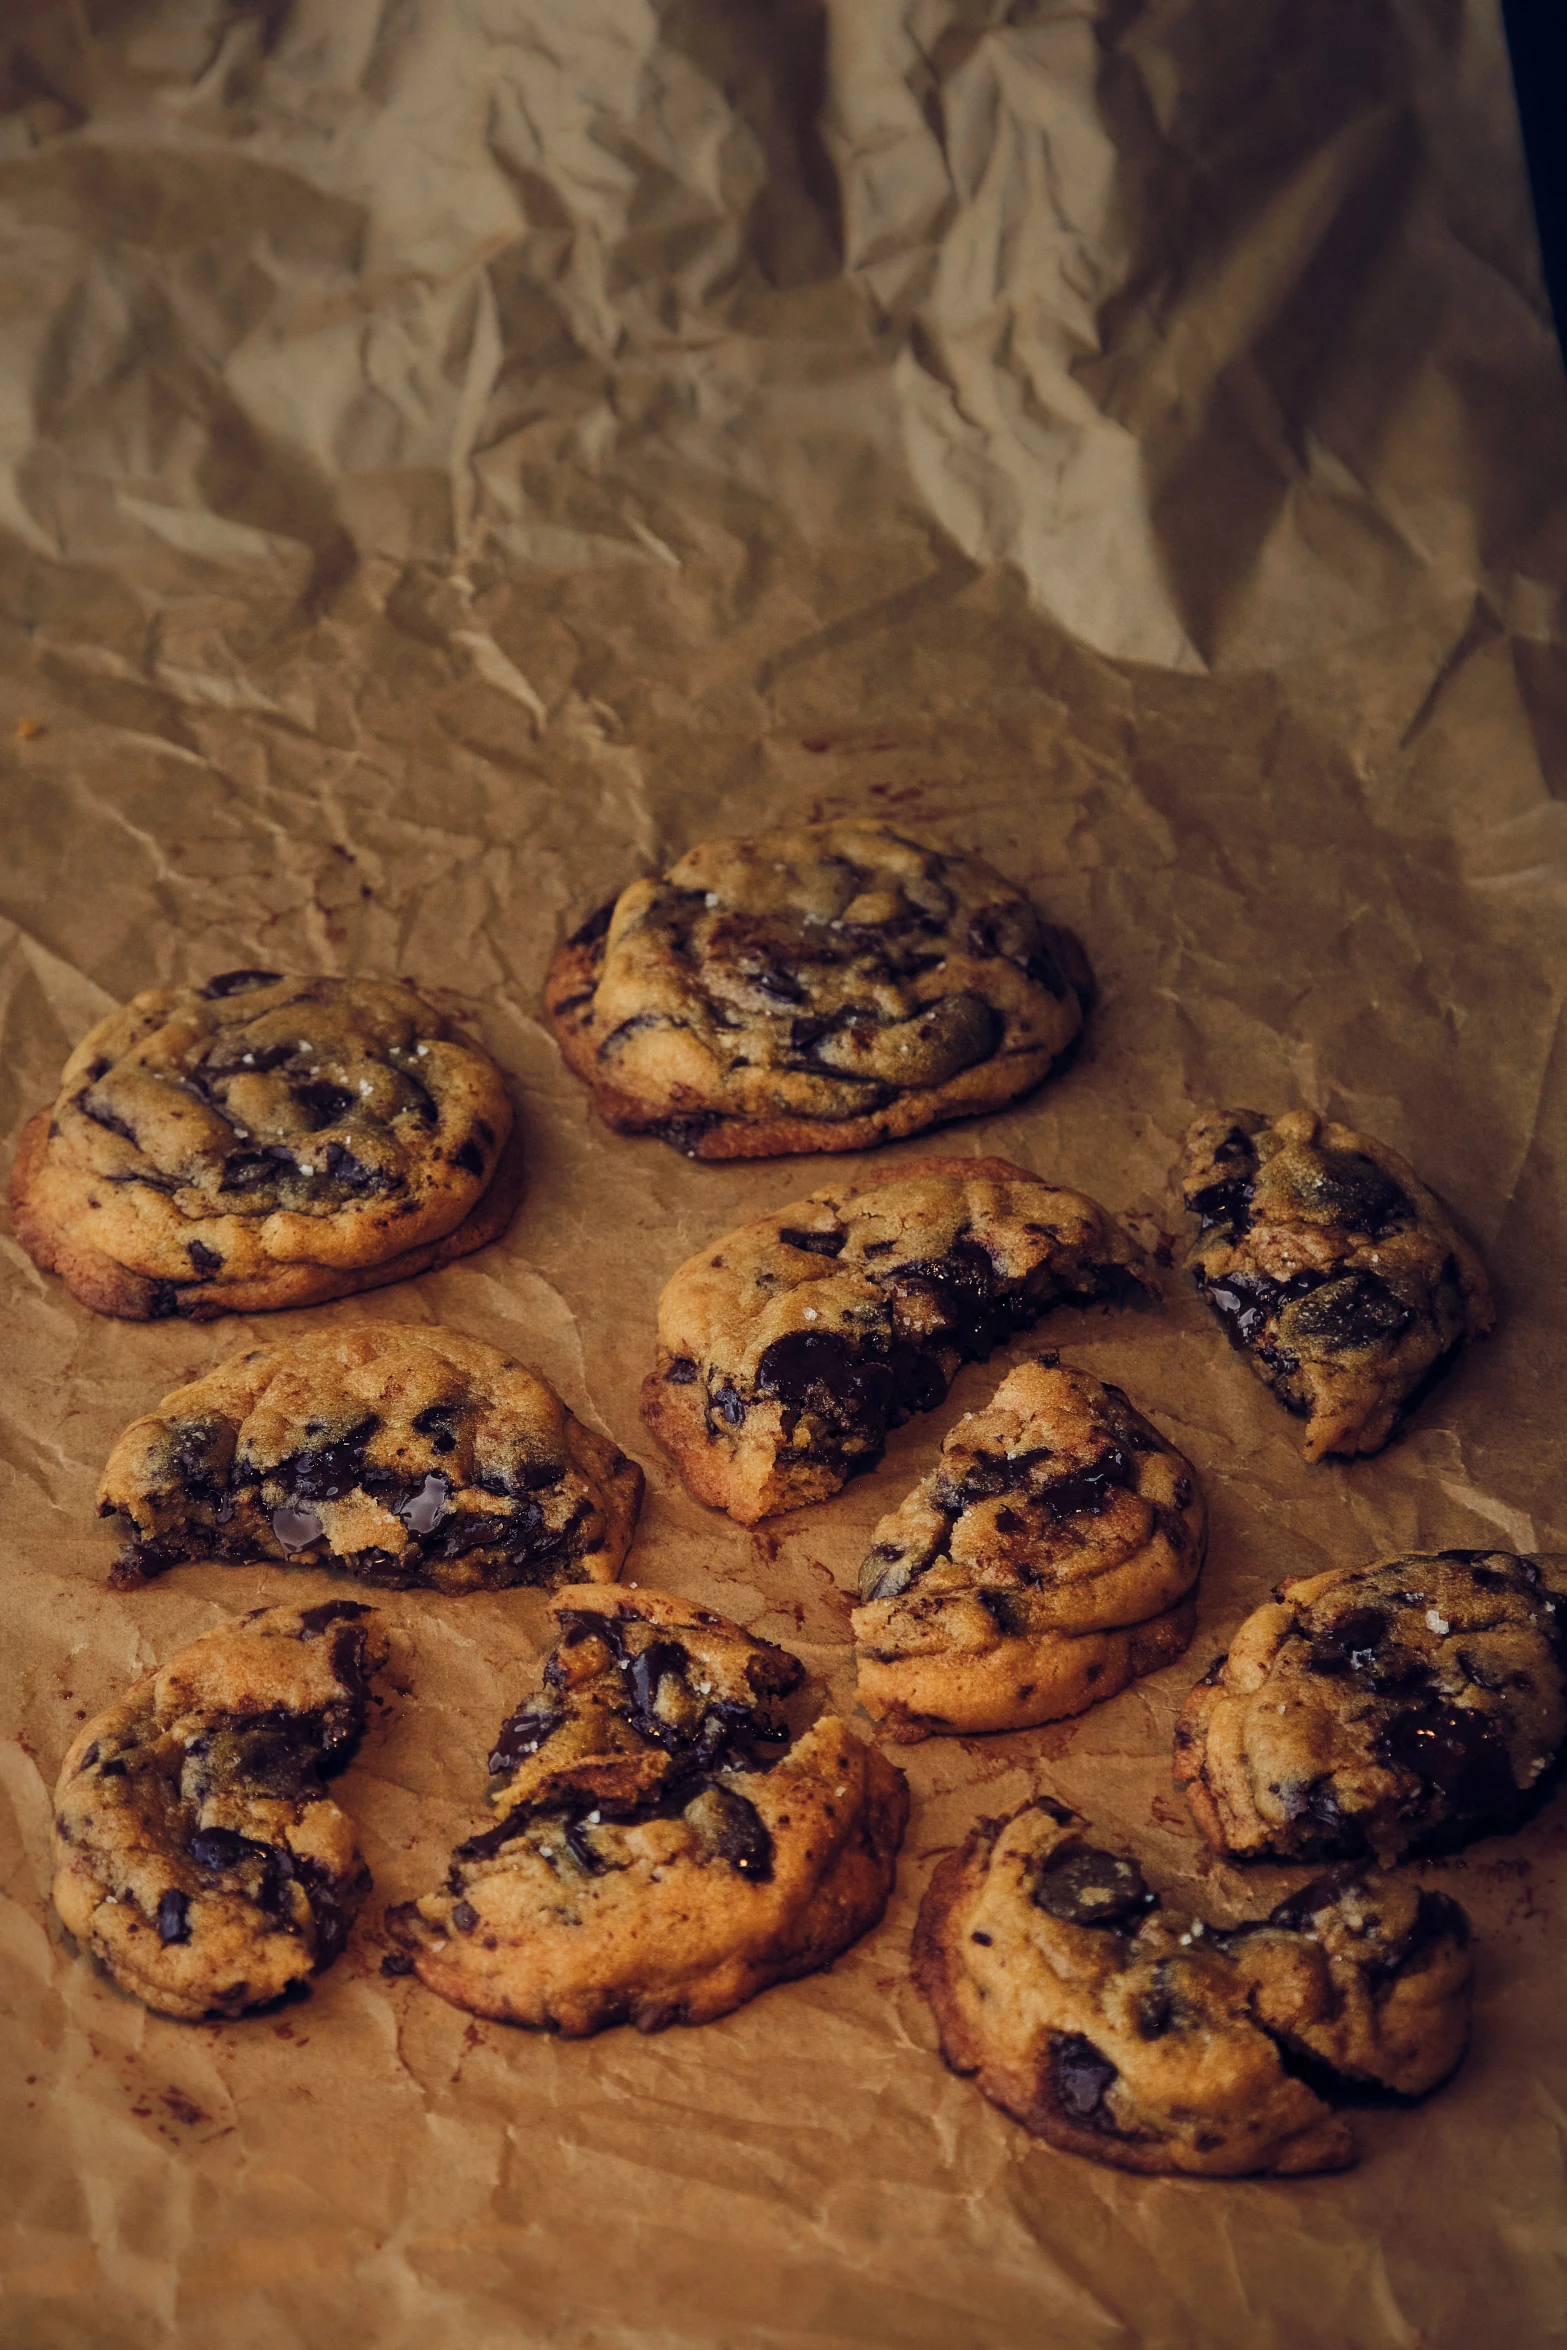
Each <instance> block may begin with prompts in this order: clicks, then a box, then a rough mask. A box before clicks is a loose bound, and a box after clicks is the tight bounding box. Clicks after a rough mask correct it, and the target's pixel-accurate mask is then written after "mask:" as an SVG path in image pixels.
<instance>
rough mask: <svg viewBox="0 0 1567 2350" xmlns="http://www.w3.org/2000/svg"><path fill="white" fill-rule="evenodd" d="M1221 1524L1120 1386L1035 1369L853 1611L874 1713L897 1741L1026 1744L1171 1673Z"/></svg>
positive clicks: (925, 1499) (888, 1525)
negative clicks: (1159, 1673) (1023, 1737)
mask: <svg viewBox="0 0 1567 2350" xmlns="http://www.w3.org/2000/svg"><path fill="white" fill-rule="evenodd" d="M1204 1536H1205V1513H1204V1509H1203V1502H1202V1496H1201V1493H1200V1491H1199V1488H1198V1483H1197V1478H1196V1475H1195V1473H1194V1471H1193V1470H1192V1467H1191V1464H1190V1463H1189V1462H1188V1461H1186V1460H1184V1459H1183V1458H1182V1456H1181V1454H1180V1453H1178V1452H1177V1451H1176V1449H1175V1448H1174V1446H1173V1445H1171V1444H1169V1443H1167V1442H1166V1440H1165V1439H1164V1438H1163V1437H1162V1436H1161V1435H1160V1434H1159V1432H1158V1430H1157V1429H1156V1428H1154V1427H1153V1425H1152V1424H1151V1422H1149V1421H1147V1420H1145V1419H1144V1418H1143V1416H1142V1415H1141V1413H1139V1412H1137V1411H1136V1410H1134V1409H1133V1407H1132V1405H1131V1404H1130V1403H1129V1402H1128V1400H1127V1398H1126V1396H1125V1395H1124V1394H1123V1393H1122V1392H1121V1390H1120V1389H1119V1388H1115V1387H1105V1386H1102V1385H1101V1384H1100V1382H1099V1381H1098V1380H1096V1379H1091V1378H1089V1377H1087V1376H1086V1375H1085V1374H1084V1373H1082V1372H1078V1371H1071V1370H1067V1369H1065V1368H1063V1367H1062V1366H1061V1364H1060V1362H1059V1360H1058V1358H1057V1357H1056V1356H1054V1355H1044V1356H1041V1357H1039V1358H1038V1359H1037V1360H1035V1361H1032V1362H1026V1363H1021V1364H1019V1365H1018V1367H1017V1368H1016V1369H1015V1370H1013V1371H1011V1372H1010V1373H1009V1374H1008V1375H1007V1377H1006V1378H1005V1379H1004V1380H1003V1381H1002V1382H1001V1385H1000V1386H999V1387H998V1388H997V1390H996V1392H995V1394H994V1395H993V1396H992V1397H991V1399H990V1402H989V1403H988V1404H987V1405H985V1406H983V1407H982V1408H981V1409H979V1410H977V1411H974V1412H966V1413H965V1414H964V1416H963V1418H962V1419H961V1420H960V1421H959V1422H958V1424H957V1425H956V1427H954V1428H953V1429H952V1430H951V1431H950V1432H949V1434H948V1436H947V1440H946V1442H945V1444H944V1445H943V1447H942V1455H941V1460H940V1463H939V1464H938V1466H937V1467H936V1468H935V1469H933V1470H932V1471H931V1472H930V1474H929V1475H928V1476H926V1477H924V1478H922V1479H921V1481H920V1483H919V1484H918V1485H917V1486H916V1487H915V1488H914V1490H913V1492H912V1493H911V1494H910V1495H909V1496H908V1498H907V1499H906V1500H905V1501H904V1502H903V1503H902V1504H901V1505H900V1506H899V1507H898V1508H897V1509H895V1510H892V1511H890V1512H889V1513H888V1515H887V1516H886V1517H884V1518H883V1519H882V1520H881V1522H880V1524H879V1525H878V1526H877V1527H876V1529H875V1533H874V1536H873V1538H872V1542H871V1547H870V1549H869V1551H868V1552H867V1554H866V1557H865V1561H864V1564H863V1566H862V1568H861V1573H860V1592H861V1605H860V1606H859V1607H857V1608H856V1609H855V1611H854V1616H853V1629H854V1640H855V1662H856V1669H857V1672H858V1675H859V1696H860V1702H861V1703H862V1704H863V1705H864V1707H865V1708H866V1711H867V1712H868V1713H869V1714H870V1715H871V1716H872V1718H873V1719H874V1720H877V1721H885V1722H886V1723H887V1724H888V1725H889V1727H890V1728H891V1731H892V1735H893V1736H894V1737H896V1738H900V1739H908V1738H918V1737H922V1736H924V1735H926V1734H927V1733H929V1732H939V1731H951V1732H959V1731H961V1732H972V1731H985V1730H1018V1729H1027V1728H1030V1727H1031V1726H1033V1725H1034V1724H1036V1723H1039V1722H1047V1721H1055V1720H1058V1719H1060V1718H1061V1717H1062V1716H1063V1715H1067V1714H1075V1713H1081V1712H1082V1711H1083V1710H1084V1709H1085V1708H1086V1707H1088V1706H1090V1705H1093V1704H1096V1703H1098V1702H1099V1701H1100V1700H1102V1699H1104V1698H1107V1697H1113V1696H1114V1695H1115V1694H1116V1693H1117V1691H1118V1690H1120V1689H1123V1688H1125V1687H1126V1685H1127V1683H1128V1682H1129V1681H1130V1680H1132V1679H1133V1678H1135V1677H1137V1676H1140V1675H1141V1674H1144V1673H1148V1672H1153V1671H1156V1670H1157V1669H1158V1668H1159V1667H1160V1666H1162V1665H1165V1664H1169V1663H1172V1662H1173V1661H1174V1659H1175V1658H1176V1657H1177V1656H1179V1655H1180V1654H1181V1652H1182V1650H1183V1649H1184V1648H1185V1646H1186V1644H1187V1642H1188V1641H1189V1640H1190V1638H1191V1633H1192V1629H1193V1625H1194V1623H1195V1603H1194V1601H1193V1598H1192V1589H1193V1586H1194V1584H1195V1582H1196V1580H1197V1575H1198V1572H1199V1569H1200V1568H1201V1565H1202V1556H1203V1544H1204Z"/></svg>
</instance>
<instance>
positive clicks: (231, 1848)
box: [185, 1828, 274, 1875]
mask: <svg viewBox="0 0 1567 2350" xmlns="http://www.w3.org/2000/svg"><path fill="white" fill-rule="evenodd" d="M185 1849H186V1851H187V1852H188V1853H189V1854H190V1857H191V1859H192V1860H193V1861H194V1862H195V1863H196V1866H197V1868H199V1869H208V1870H210V1871H212V1872H213V1874H214V1875H216V1874H217V1873H218V1872H220V1871H221V1870H224V1869H237V1868H238V1867H240V1865H241V1864H242V1863H243V1862H244V1861H247V1860H258V1861H260V1862H262V1863H263V1865H265V1864H267V1863H269V1862H270V1861H271V1860H272V1859H273V1857H274V1855H273V1848H272V1846H271V1845H270V1844H257V1843H255V1842H253V1840H252V1839H251V1838H250V1837H249V1836H242V1835H240V1833H239V1831H238V1829H237V1828H198V1829H197V1830H196V1833H195V1835H194V1836H192V1838H191V1839H190V1842H189V1843H188V1844H187V1845H186V1847H185Z"/></svg>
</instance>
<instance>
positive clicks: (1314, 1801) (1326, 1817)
mask: <svg viewBox="0 0 1567 2350" xmlns="http://www.w3.org/2000/svg"><path fill="white" fill-rule="evenodd" d="M1284 1817H1285V1819H1286V1820H1288V1822H1289V1823H1290V1825H1291V1826H1292V1827H1293V1826H1295V1825H1296V1823H1297V1822H1298V1821H1300V1820H1312V1821H1314V1822H1315V1823H1316V1825H1317V1826H1318V1827H1319V1828H1320V1829H1321V1830H1322V1831H1323V1833H1322V1835H1321V1836H1317V1837H1313V1838H1312V1839H1311V1842H1312V1843H1314V1844H1315V1845H1316V1846H1317V1848H1318V1850H1319V1851H1320V1850H1321V1849H1322V1847H1323V1845H1324V1844H1326V1846H1327V1849H1328V1850H1329V1851H1331V1850H1332V1849H1333V1846H1334V1845H1335V1844H1340V1845H1342V1844H1343V1843H1345V1842H1346V1841H1347V1842H1350V1843H1353V1844H1357V1845H1358V1844H1359V1843H1360V1841H1361V1839H1362V1835H1363V1830H1362V1828H1361V1825H1360V1823H1359V1822H1357V1821H1355V1820H1352V1819H1350V1818H1349V1817H1348V1816H1347V1815H1346V1814H1345V1813H1344V1812H1343V1811H1342V1810H1341V1809H1340V1808H1339V1800H1338V1790H1337V1789H1336V1788H1335V1786H1334V1784H1333V1774H1332V1773H1331V1771H1329V1772H1324V1773H1323V1774H1322V1775H1321V1776H1320V1777H1318V1778H1315V1779H1303V1780H1301V1781H1299V1782H1298V1783H1297V1784H1296V1785H1295V1786H1293V1787H1286V1788H1285V1790H1284Z"/></svg>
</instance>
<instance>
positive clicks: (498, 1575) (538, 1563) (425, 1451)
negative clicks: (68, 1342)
mask: <svg viewBox="0 0 1567 2350" xmlns="http://www.w3.org/2000/svg"><path fill="white" fill-rule="evenodd" d="M642 1483H643V1480H642V1472H641V1470H640V1469H639V1468H638V1467H637V1464H636V1463H635V1462H634V1461H631V1460H628V1459H627V1457H626V1455H625V1454H624V1453H622V1452H621V1451H620V1450H619V1448H618V1447H617V1446H616V1445H615V1444H614V1443H612V1442H611V1440H610V1439H609V1438H608V1437H606V1436H600V1435H598V1434H597V1433H596V1432H595V1431H594V1430H593V1429H591V1428H585V1427H584V1426H583V1425H582V1423H581V1422H580V1421H579V1420H577V1419H576V1418H575V1417H574V1416H573V1414H572V1413H571V1412H569V1411H568V1410H567V1408H566V1406H565V1405H564V1404H563V1403H562V1401H561V1399H560V1397H559V1396H558V1395H557V1394H556V1393H555V1391H554V1389H553V1388H552V1387H551V1386H550V1385H549V1383H548V1382H547V1381H546V1380H544V1379H542V1378H541V1377H540V1376H539V1375H538V1374H537V1373H536V1372H534V1371H530V1370H527V1369H525V1368H524V1367H523V1366H522V1365H521V1364H519V1363H514V1362H511V1361H509V1360H508V1359H507V1357H506V1356H504V1355H502V1354H500V1353H498V1352H497V1350H496V1349H495V1348H494V1347H489V1346H485V1345H482V1344H481V1343H480V1342H479V1341H478V1340H477V1339H472V1338H466V1337H464V1336H463V1335H462V1334H461V1333H459V1332H457V1331H455V1330H445V1329H442V1328H440V1327H439V1326H437V1325H434V1324H424V1323H413V1324H402V1323H395V1322H369V1323H363V1324H358V1325H353V1324H350V1325H347V1326H343V1325H338V1326H335V1327H334V1328H332V1329H329V1330H318V1331H315V1332H312V1333H311V1334H310V1335H309V1336H307V1337H303V1338H297V1339H293V1340H290V1341H287V1342H285V1343H284V1344H283V1345H280V1346H273V1347H253V1348H251V1349H250V1350H249V1351H248V1352H247V1353H245V1354H242V1355H239V1356H236V1357H235V1358H233V1359H232V1360H231V1361H229V1362H227V1363H225V1364H223V1365H221V1366H220V1367H219V1368H218V1369H217V1370H215V1371H212V1372H209V1373H208V1374H207V1375H206V1376H205V1377H204V1378H201V1379H196V1380H193V1381H191V1382H190V1383H189V1384H188V1385H186V1386H184V1387H179V1388H176V1389H175V1390H174V1391H173V1393H172V1394H170V1395H167V1396H165V1397H164V1399H163V1401H162V1403H161V1404H160V1405H159V1406H158V1409H157V1411H156V1412H153V1413H150V1414H148V1415H147V1416H146V1417H145V1418H143V1419H141V1420H138V1421H136V1422H135V1423H134V1424H133V1425H132V1426H131V1427H130V1428H128V1429H127V1430H126V1431H125V1433H124V1435H123V1436H121V1438H120V1439H119V1441H118V1443H117V1444H116V1445H115V1447H114V1450H113V1452H112V1453H111V1454H110V1456H109V1461H108V1464H107V1466H106V1468H105V1470H104V1474H103V1480H102V1484H101V1486H100V1488H99V1498H98V1508H99V1514H100V1515H101V1516H104V1517H114V1518H117V1519H118V1520H119V1522H120V1523H121V1524H122V1525H123V1526H125V1527H126V1528H128V1529H129V1532H130V1540H129V1542H128V1543H127V1544H126V1546H125V1548H124V1549H123V1550H122V1552H121V1554H120V1558H119V1561H118V1563H117V1565H116V1566H115V1569H114V1571H113V1574H112V1576H111V1581H112V1582H113V1583H114V1584H115V1585H116V1586H117V1587H118V1588H120V1589H127V1588H130V1587H133V1586H135V1585H136V1584H139V1583H144V1582H146V1581H147V1580H148V1579H149V1578H150V1577H152V1576H154V1575H158V1574H161V1573H163V1572H164V1571H165V1569H166V1568H168V1567H169V1566H171V1565H173V1564H175V1563H176V1562H177V1561H178V1560H180V1559H184V1558H214V1557H216V1558H231V1559H270V1560H273V1561H275V1562H277V1563H279V1564H285V1565H292V1566H318V1565H330V1566H337V1567H341V1568H343V1569H345V1570H346V1571H347V1572H348V1573H350V1574H353V1575H356V1576H358V1577H360V1578H361V1580H363V1581H365V1582H369V1583H377V1584H381V1585H383V1586H387V1587H390V1588H393V1589H403V1590H406V1589H411V1588H425V1589H433V1590H437V1591H444V1592H448V1593H454V1594H455V1593H459V1592H464V1591H476V1590H490V1591H495V1590H504V1589H507V1588H510V1587H511V1586H513V1585H516V1584H523V1583H533V1584H544V1585H546V1586H548V1587H550V1588H554V1587H555V1586H556V1585H558V1584H561V1583H584V1582H612V1581H613V1580H614V1578H615V1576H616V1575H617V1574H618V1573H619V1572H620V1568H621V1564H622V1562H623V1560H624V1559H625V1556H626V1552H627V1550H628V1548H629V1547H630V1543H631V1537H632V1533H633V1530H634V1528H635V1525H636V1520H637V1512H638V1508H639V1506H640V1503H641V1498H642Z"/></svg>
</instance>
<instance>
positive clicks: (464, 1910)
mask: <svg viewBox="0 0 1567 2350" xmlns="http://www.w3.org/2000/svg"><path fill="white" fill-rule="evenodd" d="M478 1922H479V1913H478V1911H477V1910H476V1909H475V1908H474V1906H473V1903H472V1902H471V1901H458V1902H454V1903H453V1905H452V1924H453V1925H454V1926H455V1927H456V1929H457V1931H458V1933H459V1934H471V1933H472V1932H473V1929H474V1927H475V1926H476V1925H477V1924H478Z"/></svg>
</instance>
